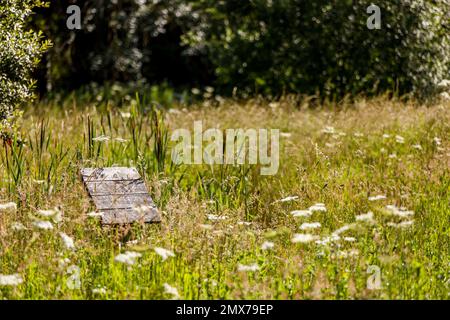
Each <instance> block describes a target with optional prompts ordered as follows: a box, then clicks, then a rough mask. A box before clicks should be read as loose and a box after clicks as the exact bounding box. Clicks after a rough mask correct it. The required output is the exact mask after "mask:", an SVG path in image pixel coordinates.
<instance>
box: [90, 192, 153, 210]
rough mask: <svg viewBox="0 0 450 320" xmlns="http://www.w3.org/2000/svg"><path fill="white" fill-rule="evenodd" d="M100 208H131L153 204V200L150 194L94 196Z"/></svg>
mask: <svg viewBox="0 0 450 320" xmlns="http://www.w3.org/2000/svg"><path fill="white" fill-rule="evenodd" d="M92 199H93V200H94V203H95V206H96V207H97V209H98V210H105V209H106V210H107V209H130V208H133V207H135V206H141V205H147V206H153V205H154V204H153V200H152V198H151V197H150V195H148V194H123V195H103V196H92Z"/></svg>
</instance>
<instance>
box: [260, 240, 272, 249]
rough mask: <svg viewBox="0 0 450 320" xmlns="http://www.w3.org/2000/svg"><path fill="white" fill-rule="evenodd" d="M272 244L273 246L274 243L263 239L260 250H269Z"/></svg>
mask: <svg viewBox="0 0 450 320" xmlns="http://www.w3.org/2000/svg"><path fill="white" fill-rule="evenodd" d="M274 246H275V243H273V242H270V241H265V242H264V243H263V244H262V246H261V249H262V250H270V249H273V247H274Z"/></svg>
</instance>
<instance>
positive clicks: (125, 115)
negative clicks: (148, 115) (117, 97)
mask: <svg viewBox="0 0 450 320" xmlns="http://www.w3.org/2000/svg"><path fill="white" fill-rule="evenodd" d="M120 115H121V117H122V118H124V119H129V118H131V113H130V112H121V113H120Z"/></svg>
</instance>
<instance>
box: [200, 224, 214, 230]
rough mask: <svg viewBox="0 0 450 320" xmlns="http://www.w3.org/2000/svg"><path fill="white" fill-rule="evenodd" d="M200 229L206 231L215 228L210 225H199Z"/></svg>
mask: <svg viewBox="0 0 450 320" xmlns="http://www.w3.org/2000/svg"><path fill="white" fill-rule="evenodd" d="M198 226H199V227H200V228H202V229H204V230H212V229H213V228H214V227H213V226H212V225H210V224H199V225H198Z"/></svg>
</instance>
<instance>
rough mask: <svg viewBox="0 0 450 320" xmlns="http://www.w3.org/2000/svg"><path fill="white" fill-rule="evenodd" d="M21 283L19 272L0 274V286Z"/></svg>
mask: <svg viewBox="0 0 450 320" xmlns="http://www.w3.org/2000/svg"><path fill="white" fill-rule="evenodd" d="M21 283H23V279H22V277H21V276H20V275H19V274H17V273H16V274H12V275H3V274H0V286H13V287H14V286H18V285H19V284H21Z"/></svg>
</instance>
